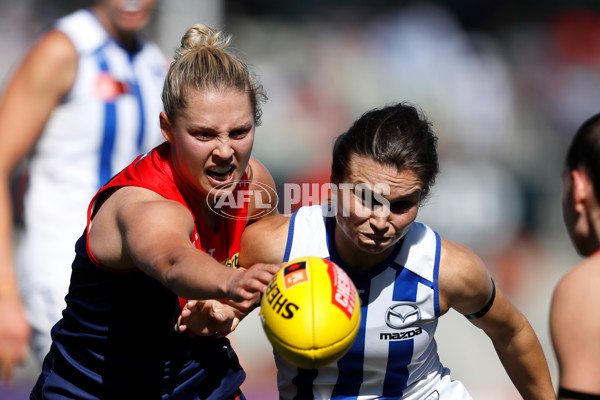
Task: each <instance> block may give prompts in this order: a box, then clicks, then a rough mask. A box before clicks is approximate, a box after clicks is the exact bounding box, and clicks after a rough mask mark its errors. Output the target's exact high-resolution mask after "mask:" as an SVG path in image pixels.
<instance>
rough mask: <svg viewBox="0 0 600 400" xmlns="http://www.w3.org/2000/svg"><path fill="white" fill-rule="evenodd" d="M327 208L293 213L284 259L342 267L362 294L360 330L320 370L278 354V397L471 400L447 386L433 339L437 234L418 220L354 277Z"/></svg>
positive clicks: (457, 387)
mask: <svg viewBox="0 0 600 400" xmlns="http://www.w3.org/2000/svg"><path fill="white" fill-rule="evenodd" d="M326 207H327V206H309V207H302V208H300V209H299V210H298V211H296V212H295V213H294V214H293V215H292V218H291V220H290V228H289V233H288V241H287V246H286V251H285V258H284V261H289V260H292V259H295V258H297V257H301V256H318V257H323V258H327V259H330V260H332V261H333V262H335V263H336V264H338V265H340V266H341V267H342V268H344V269H345V270H346V272H348V273H349V275H350V276H351V277H352V280H353V281H354V283H355V285H356V287H357V289H358V291H359V294H360V299H361V311H362V320H361V326H360V330H359V332H358V336H357V338H356V340H355V341H354V343H353V345H352V347H351V348H350V350H349V351H348V353H346V354H345V355H344V356H343V357H342V358H341V359H340V360H338V362H337V363H333V364H330V365H328V366H326V367H323V368H320V369H318V370H305V369H300V368H297V367H295V366H293V365H291V364H289V363H288V362H286V361H285V360H284V359H282V358H281V357H279V356H278V355H277V354H275V361H276V364H277V368H278V377H277V381H278V386H279V392H280V396H281V398H282V399H313V398H314V399H361V400H362V399H411V400H416V399H429V400H434V399H471V396H470V395H469V394H468V393H467V391H466V389H465V388H464V386H463V385H462V384H461V383H460V382H458V381H451V380H450V376H449V370H448V369H447V368H445V367H444V366H443V365H442V364H441V362H440V360H439V357H438V354H437V345H436V342H435V340H434V333H435V330H436V327H437V319H438V318H439V316H440V309H439V297H438V296H439V293H438V285H437V276H438V268H439V257H440V238H439V236H438V234H437V233H436V232H434V231H433V230H431V229H430V228H429V227H427V226H425V225H423V224H421V223H416V222H415V223H413V224H412V226H411V228H410V230H409V231H408V233H407V234H406V236H405V237H404V238H403V239H402V240H401V241H400V242H399V243H398V245H396V248H395V249H394V251H393V253H392V254H391V255H390V256H389V257H388V258H387V259H386V260H385V261H384V262H382V263H380V264H379V265H376V266H375V267H373V268H372V269H371V270H370V271H368V272H365V273H360V274H357V273H352V272H351V271H349V270H348V268H346V267H345V266H344V263H343V262H342V261H341V259H340V258H339V256H338V255H337V253H336V251H335V247H334V244H333V243H334V241H333V235H334V227H335V217H328V216H326V215H327V208H326Z"/></svg>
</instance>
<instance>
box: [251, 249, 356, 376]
mask: <svg viewBox="0 0 600 400" xmlns="http://www.w3.org/2000/svg"><path fill="white" fill-rule="evenodd" d="M261 321H262V324H263V328H264V330H265V333H266V335H267V338H268V339H269V341H270V342H271V344H272V346H273V348H274V349H275V351H277V352H278V353H279V354H280V355H281V356H282V357H284V358H286V359H287V360H288V361H290V362H291V363H293V364H295V365H297V366H299V367H302V368H308V369H310V368H319V367H322V366H324V365H327V364H330V363H332V362H334V361H336V360H338V359H339V358H340V357H342V356H343V355H344V353H346V351H348V349H349V348H350V346H351V345H352V342H353V341H354V338H355V337H356V334H357V332H358V328H359V325H360V300H359V297H358V292H357V290H356V287H355V286H354V283H353V282H352V280H351V279H350V277H349V276H348V274H346V272H345V271H344V270H343V269H342V268H340V267H339V266H337V265H336V264H335V263H333V262H331V261H329V260H326V259H324V258H320V257H303V258H298V259H295V260H292V261H290V262H288V263H286V264H284V265H283V267H282V268H281V269H280V270H279V272H278V273H277V274H276V275H275V276H274V277H273V279H272V280H271V282H270V283H269V285H268V287H267V289H266V291H265V293H264V295H263V298H262V300H261Z"/></svg>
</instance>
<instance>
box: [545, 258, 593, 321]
mask: <svg viewBox="0 0 600 400" xmlns="http://www.w3.org/2000/svg"><path fill="white" fill-rule="evenodd" d="M599 287H600V255H594V256H592V257H590V258H587V259H586V260H584V261H582V262H581V263H579V264H578V265H576V266H575V267H573V268H572V269H571V270H570V271H569V272H567V273H566V274H565V275H564V276H563V277H562V278H561V279H560V281H559V282H558V284H557V285H556V288H555V289H554V293H553V296H552V319H554V320H560V321H562V322H563V323H569V324H576V325H577V326H580V327H581V326H583V324H589V326H588V328H592V327H593V326H594V325H595V326H596V329H597V331H598V332H600V318H580V317H581V316H582V315H590V316H591V315H595V314H597V306H598V304H600V290H598V288H599ZM571 326H573V325H571Z"/></svg>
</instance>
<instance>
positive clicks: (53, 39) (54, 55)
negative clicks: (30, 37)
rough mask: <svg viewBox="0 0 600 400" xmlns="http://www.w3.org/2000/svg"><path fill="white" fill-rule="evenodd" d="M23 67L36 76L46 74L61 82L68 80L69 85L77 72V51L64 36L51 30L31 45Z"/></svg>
mask: <svg viewBox="0 0 600 400" xmlns="http://www.w3.org/2000/svg"><path fill="white" fill-rule="evenodd" d="M23 66H24V68H25V69H27V70H30V71H32V72H37V73H38V74H42V73H44V72H46V74H48V76H52V75H53V76H54V78H55V79H56V78H57V77H58V78H59V80H61V81H65V80H69V79H67V78H70V81H69V82H68V83H69V84H70V83H72V78H73V77H74V75H75V73H76V70H77V51H76V50H75V47H74V46H73V43H72V42H71V40H69V38H68V37H67V36H66V35H65V34H63V33H62V32H59V31H54V30H52V31H49V32H48V33H46V34H45V35H44V36H42V37H41V38H40V39H39V40H38V41H37V42H36V43H35V44H34V45H33V47H32V48H31V50H30V51H29V53H28V54H27V56H26V58H25V60H24V63H23ZM51 74H52V75H51Z"/></svg>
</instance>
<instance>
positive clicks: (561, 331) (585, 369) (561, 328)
mask: <svg viewBox="0 0 600 400" xmlns="http://www.w3.org/2000/svg"><path fill="white" fill-rule="evenodd" d="M599 285H600V255H599V254H596V255H593V256H591V257H589V258H587V259H586V260H584V261H582V262H581V263H579V264H578V265H576V266H575V267H573V268H572V269H571V270H570V271H569V272H567V273H566V274H565V275H564V276H563V277H562V278H561V280H560V281H559V282H558V284H557V285H556V288H555V289H554V293H553V296H552V304H551V312H550V331H551V336H552V342H553V344H554V349H555V352H556V356H557V359H558V362H559V365H560V369H561V378H560V379H561V384H563V385H565V386H568V385H571V387H579V388H580V390H583V389H587V391H589V392H593V393H594V392H599V391H600V382H598V380H597V377H598V376H600V361H598V360H600V342H599V341H598V337H599V336H600V317H598V308H597V307H598V304H600V290H598V287H600V286H599ZM586 382H587V383H591V382H597V383H596V384H595V386H588V385H587V383H586ZM581 384H585V385H586V386H581ZM575 385H577V386H575Z"/></svg>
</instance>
